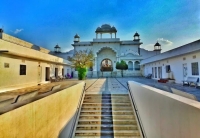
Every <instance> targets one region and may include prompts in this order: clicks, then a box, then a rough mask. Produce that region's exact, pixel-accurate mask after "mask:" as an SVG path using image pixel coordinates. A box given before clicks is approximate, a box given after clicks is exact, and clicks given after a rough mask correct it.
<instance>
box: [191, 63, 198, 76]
mask: <svg viewBox="0 0 200 138" xmlns="http://www.w3.org/2000/svg"><path fill="white" fill-rule="evenodd" d="M192 75H199V67H198V62H194V63H192Z"/></svg>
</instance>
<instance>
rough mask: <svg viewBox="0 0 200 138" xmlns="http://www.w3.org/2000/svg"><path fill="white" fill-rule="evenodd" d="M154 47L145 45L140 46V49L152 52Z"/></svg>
mask: <svg viewBox="0 0 200 138" xmlns="http://www.w3.org/2000/svg"><path fill="white" fill-rule="evenodd" d="M154 45H155V44H147V45H145V46H141V47H142V48H144V49H146V50H150V51H152V50H154Z"/></svg>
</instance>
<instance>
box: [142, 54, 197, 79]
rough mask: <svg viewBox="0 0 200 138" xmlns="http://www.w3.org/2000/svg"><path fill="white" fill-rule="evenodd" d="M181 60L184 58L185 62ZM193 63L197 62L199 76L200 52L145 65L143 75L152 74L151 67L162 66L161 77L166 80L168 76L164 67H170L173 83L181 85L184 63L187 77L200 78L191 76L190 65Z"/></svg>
mask: <svg viewBox="0 0 200 138" xmlns="http://www.w3.org/2000/svg"><path fill="white" fill-rule="evenodd" d="M193 56H196V58H193ZM183 58H185V60H183ZM193 62H198V65H199V74H200V52H194V53H190V54H185V55H181V56H178V57H173V58H169V59H165V60H161V61H156V62H152V63H148V64H145V75H148V74H149V73H152V67H159V66H162V76H163V78H167V77H168V74H167V73H166V68H165V66H166V65H170V69H171V71H172V74H173V78H174V79H175V82H176V83H182V80H183V64H184V63H187V69H188V76H193V77H200V75H192V67H191V63H193ZM157 73H158V71H157ZM157 76H158V75H157Z"/></svg>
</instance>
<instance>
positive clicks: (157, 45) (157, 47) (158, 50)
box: [154, 41, 162, 54]
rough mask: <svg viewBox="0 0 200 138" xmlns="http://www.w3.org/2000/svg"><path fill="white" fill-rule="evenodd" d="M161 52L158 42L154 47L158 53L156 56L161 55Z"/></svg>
mask: <svg viewBox="0 0 200 138" xmlns="http://www.w3.org/2000/svg"><path fill="white" fill-rule="evenodd" d="M161 50H162V49H161V45H160V44H159V43H158V41H157V43H156V44H155V45H154V51H155V52H156V54H160V52H161Z"/></svg>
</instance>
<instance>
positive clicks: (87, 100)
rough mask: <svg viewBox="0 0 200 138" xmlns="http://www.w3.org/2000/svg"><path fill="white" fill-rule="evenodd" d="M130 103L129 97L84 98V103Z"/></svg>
mask: <svg viewBox="0 0 200 138" xmlns="http://www.w3.org/2000/svg"><path fill="white" fill-rule="evenodd" d="M86 102H87V103H130V100H129V99H125V100H124V99H84V101H83V103H86Z"/></svg>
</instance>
